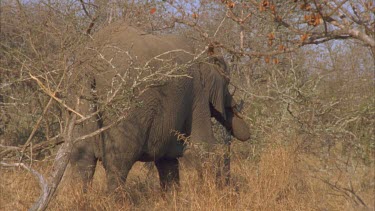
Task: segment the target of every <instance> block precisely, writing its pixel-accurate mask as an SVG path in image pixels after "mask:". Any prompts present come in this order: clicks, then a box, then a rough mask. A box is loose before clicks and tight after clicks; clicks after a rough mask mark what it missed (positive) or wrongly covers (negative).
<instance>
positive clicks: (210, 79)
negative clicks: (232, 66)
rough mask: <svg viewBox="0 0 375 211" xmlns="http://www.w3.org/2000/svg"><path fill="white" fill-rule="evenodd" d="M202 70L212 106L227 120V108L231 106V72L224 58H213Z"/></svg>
mask: <svg viewBox="0 0 375 211" xmlns="http://www.w3.org/2000/svg"><path fill="white" fill-rule="evenodd" d="M203 65H204V66H205V67H203V68H202V71H203V75H204V80H205V82H204V83H205V89H206V91H207V92H208V98H209V102H210V105H211V106H212V107H213V108H214V109H215V110H216V111H217V112H219V113H220V114H221V115H222V117H223V118H224V119H226V114H225V107H227V105H228V104H231V102H230V101H231V100H230V99H231V96H230V94H229V91H228V84H229V71H228V68H227V65H226V63H225V61H224V58H222V57H211V58H209V60H208V62H207V63H205V64H203Z"/></svg>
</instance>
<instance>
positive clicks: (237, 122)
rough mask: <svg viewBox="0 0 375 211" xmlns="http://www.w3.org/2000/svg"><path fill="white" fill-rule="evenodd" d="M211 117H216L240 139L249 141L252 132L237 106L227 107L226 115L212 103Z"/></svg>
mask: <svg viewBox="0 0 375 211" xmlns="http://www.w3.org/2000/svg"><path fill="white" fill-rule="evenodd" d="M210 112H211V117H213V118H215V119H216V120H217V121H218V122H219V123H220V124H221V125H223V126H224V127H225V129H226V130H227V131H229V132H230V134H231V135H232V136H234V137H235V138H236V139H238V140H240V141H247V140H249V139H250V132H249V129H248V125H247V124H246V122H245V121H244V120H243V115H242V114H240V113H239V112H238V111H237V109H236V108H235V107H226V108H225V117H226V118H224V115H223V114H222V113H220V112H219V111H217V110H216V109H215V107H214V106H213V105H212V104H211V103H210Z"/></svg>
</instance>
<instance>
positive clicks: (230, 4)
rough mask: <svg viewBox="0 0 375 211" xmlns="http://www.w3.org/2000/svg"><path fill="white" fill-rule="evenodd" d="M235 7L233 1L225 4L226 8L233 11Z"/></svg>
mask: <svg viewBox="0 0 375 211" xmlns="http://www.w3.org/2000/svg"><path fill="white" fill-rule="evenodd" d="M235 5H236V4H235V3H234V2H233V1H228V2H227V7H229V8H231V9H233V8H234V6H235Z"/></svg>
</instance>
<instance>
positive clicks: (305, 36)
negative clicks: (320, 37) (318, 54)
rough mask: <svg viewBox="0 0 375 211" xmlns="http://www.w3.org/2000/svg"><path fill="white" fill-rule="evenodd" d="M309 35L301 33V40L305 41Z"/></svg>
mask: <svg viewBox="0 0 375 211" xmlns="http://www.w3.org/2000/svg"><path fill="white" fill-rule="evenodd" d="M308 37H309V35H308V34H307V33H305V34H303V35H301V39H300V40H301V42H305V40H306V39H307V38H308Z"/></svg>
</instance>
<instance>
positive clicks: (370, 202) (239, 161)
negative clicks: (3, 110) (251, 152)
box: [0, 134, 375, 210]
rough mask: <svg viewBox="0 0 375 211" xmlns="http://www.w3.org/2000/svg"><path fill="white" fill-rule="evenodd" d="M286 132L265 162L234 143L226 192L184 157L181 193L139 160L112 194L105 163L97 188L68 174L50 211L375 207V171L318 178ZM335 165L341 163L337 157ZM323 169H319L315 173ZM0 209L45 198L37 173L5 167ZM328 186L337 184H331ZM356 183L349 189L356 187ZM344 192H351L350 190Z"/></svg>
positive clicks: (314, 163) (356, 167)
mask: <svg viewBox="0 0 375 211" xmlns="http://www.w3.org/2000/svg"><path fill="white" fill-rule="evenodd" d="M285 138H289V137H283V136H282V135H280V134H273V135H272V136H270V137H268V139H269V142H270V143H273V144H272V145H269V146H267V147H266V148H265V149H264V151H263V153H262V154H261V156H260V157H259V161H258V162H255V161H254V160H252V159H247V158H246V157H245V156H242V155H241V150H243V147H244V146H241V145H243V144H242V143H241V144H238V143H236V144H234V150H233V154H232V159H233V162H232V170H233V171H232V177H233V178H232V183H231V186H230V187H226V188H223V189H219V188H217V187H216V186H215V177H214V172H213V171H211V169H210V170H207V172H206V174H204V177H203V178H199V177H198V175H197V172H196V171H195V170H194V169H193V168H192V166H191V165H190V161H189V160H188V158H182V159H181V163H182V171H181V180H182V184H181V189H180V191H179V192H177V191H172V192H169V193H165V194H162V193H160V187H159V184H158V178H157V172H156V170H155V169H151V170H150V169H148V168H145V166H144V165H141V163H138V164H137V165H136V166H134V168H133V169H132V171H131V173H130V175H129V177H128V181H127V185H126V187H125V190H123V192H122V194H121V196H118V195H116V196H114V195H108V194H106V193H105V184H106V183H105V172H104V169H103V168H102V167H101V166H99V168H98V169H97V172H96V175H95V178H94V182H93V185H92V189H91V190H90V191H89V193H87V194H84V193H82V192H81V189H80V185H79V184H77V183H76V181H73V182H72V183H69V181H68V177H66V178H65V179H66V180H65V181H63V182H62V184H61V185H60V188H59V190H58V192H57V196H56V198H55V199H54V200H53V201H52V202H51V204H50V206H49V209H50V210H133V209H140V210H323V209H326V210H358V209H364V208H365V207H364V206H363V205H362V204H361V202H360V201H359V198H357V197H360V200H362V201H363V202H364V203H366V205H367V206H368V209H373V208H374V200H375V197H374V195H373V190H374V187H375V184H374V181H373V178H374V176H375V172H374V169H370V168H368V167H366V166H365V165H363V164H360V163H352V164H351V165H348V166H347V167H345V169H340V167H339V166H337V168H336V169H331V170H329V171H330V178H331V181H322V180H321V179H320V178H319V176H321V175H323V174H324V173H325V172H324V171H328V169H326V167H325V165H326V164H324V163H323V162H321V160H319V159H318V158H317V157H314V156H309V155H307V154H303V153H301V152H300V151H299V150H298V144H297V143H298V142H299V141H300V140H298V139H299V137H295V138H294V139H293V140H288V141H290V142H292V143H293V144H290V145H287V146H286V145H284V144H282V143H285V141H286V140H284V139H285ZM328 159H329V160H330V162H337V161H336V160H335V158H334V157H330V158H328ZM48 166H49V165H48V162H47V161H45V162H40V163H35V164H34V167H35V168H36V169H38V170H39V171H41V172H48V170H49V169H48V168H49V167H48ZM314 168H315V169H320V171H321V172H314V171H313V170H312V169H314ZM1 170H2V180H1V183H0V186H1V190H2V193H1V197H0V204H1V207H0V208H1V209H2V210H24V209H27V208H28V207H30V206H31V205H32V203H33V202H34V200H35V199H36V198H37V197H38V194H39V193H40V191H39V188H38V184H37V182H36V181H35V180H34V178H33V176H32V175H30V174H29V173H27V172H25V171H23V170H22V169H1ZM68 174H69V172H68ZM327 182H329V183H330V184H329V185H327ZM349 184H350V187H349ZM345 188H352V189H353V190H354V192H353V193H350V192H349V191H347V190H346V189H345Z"/></svg>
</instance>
